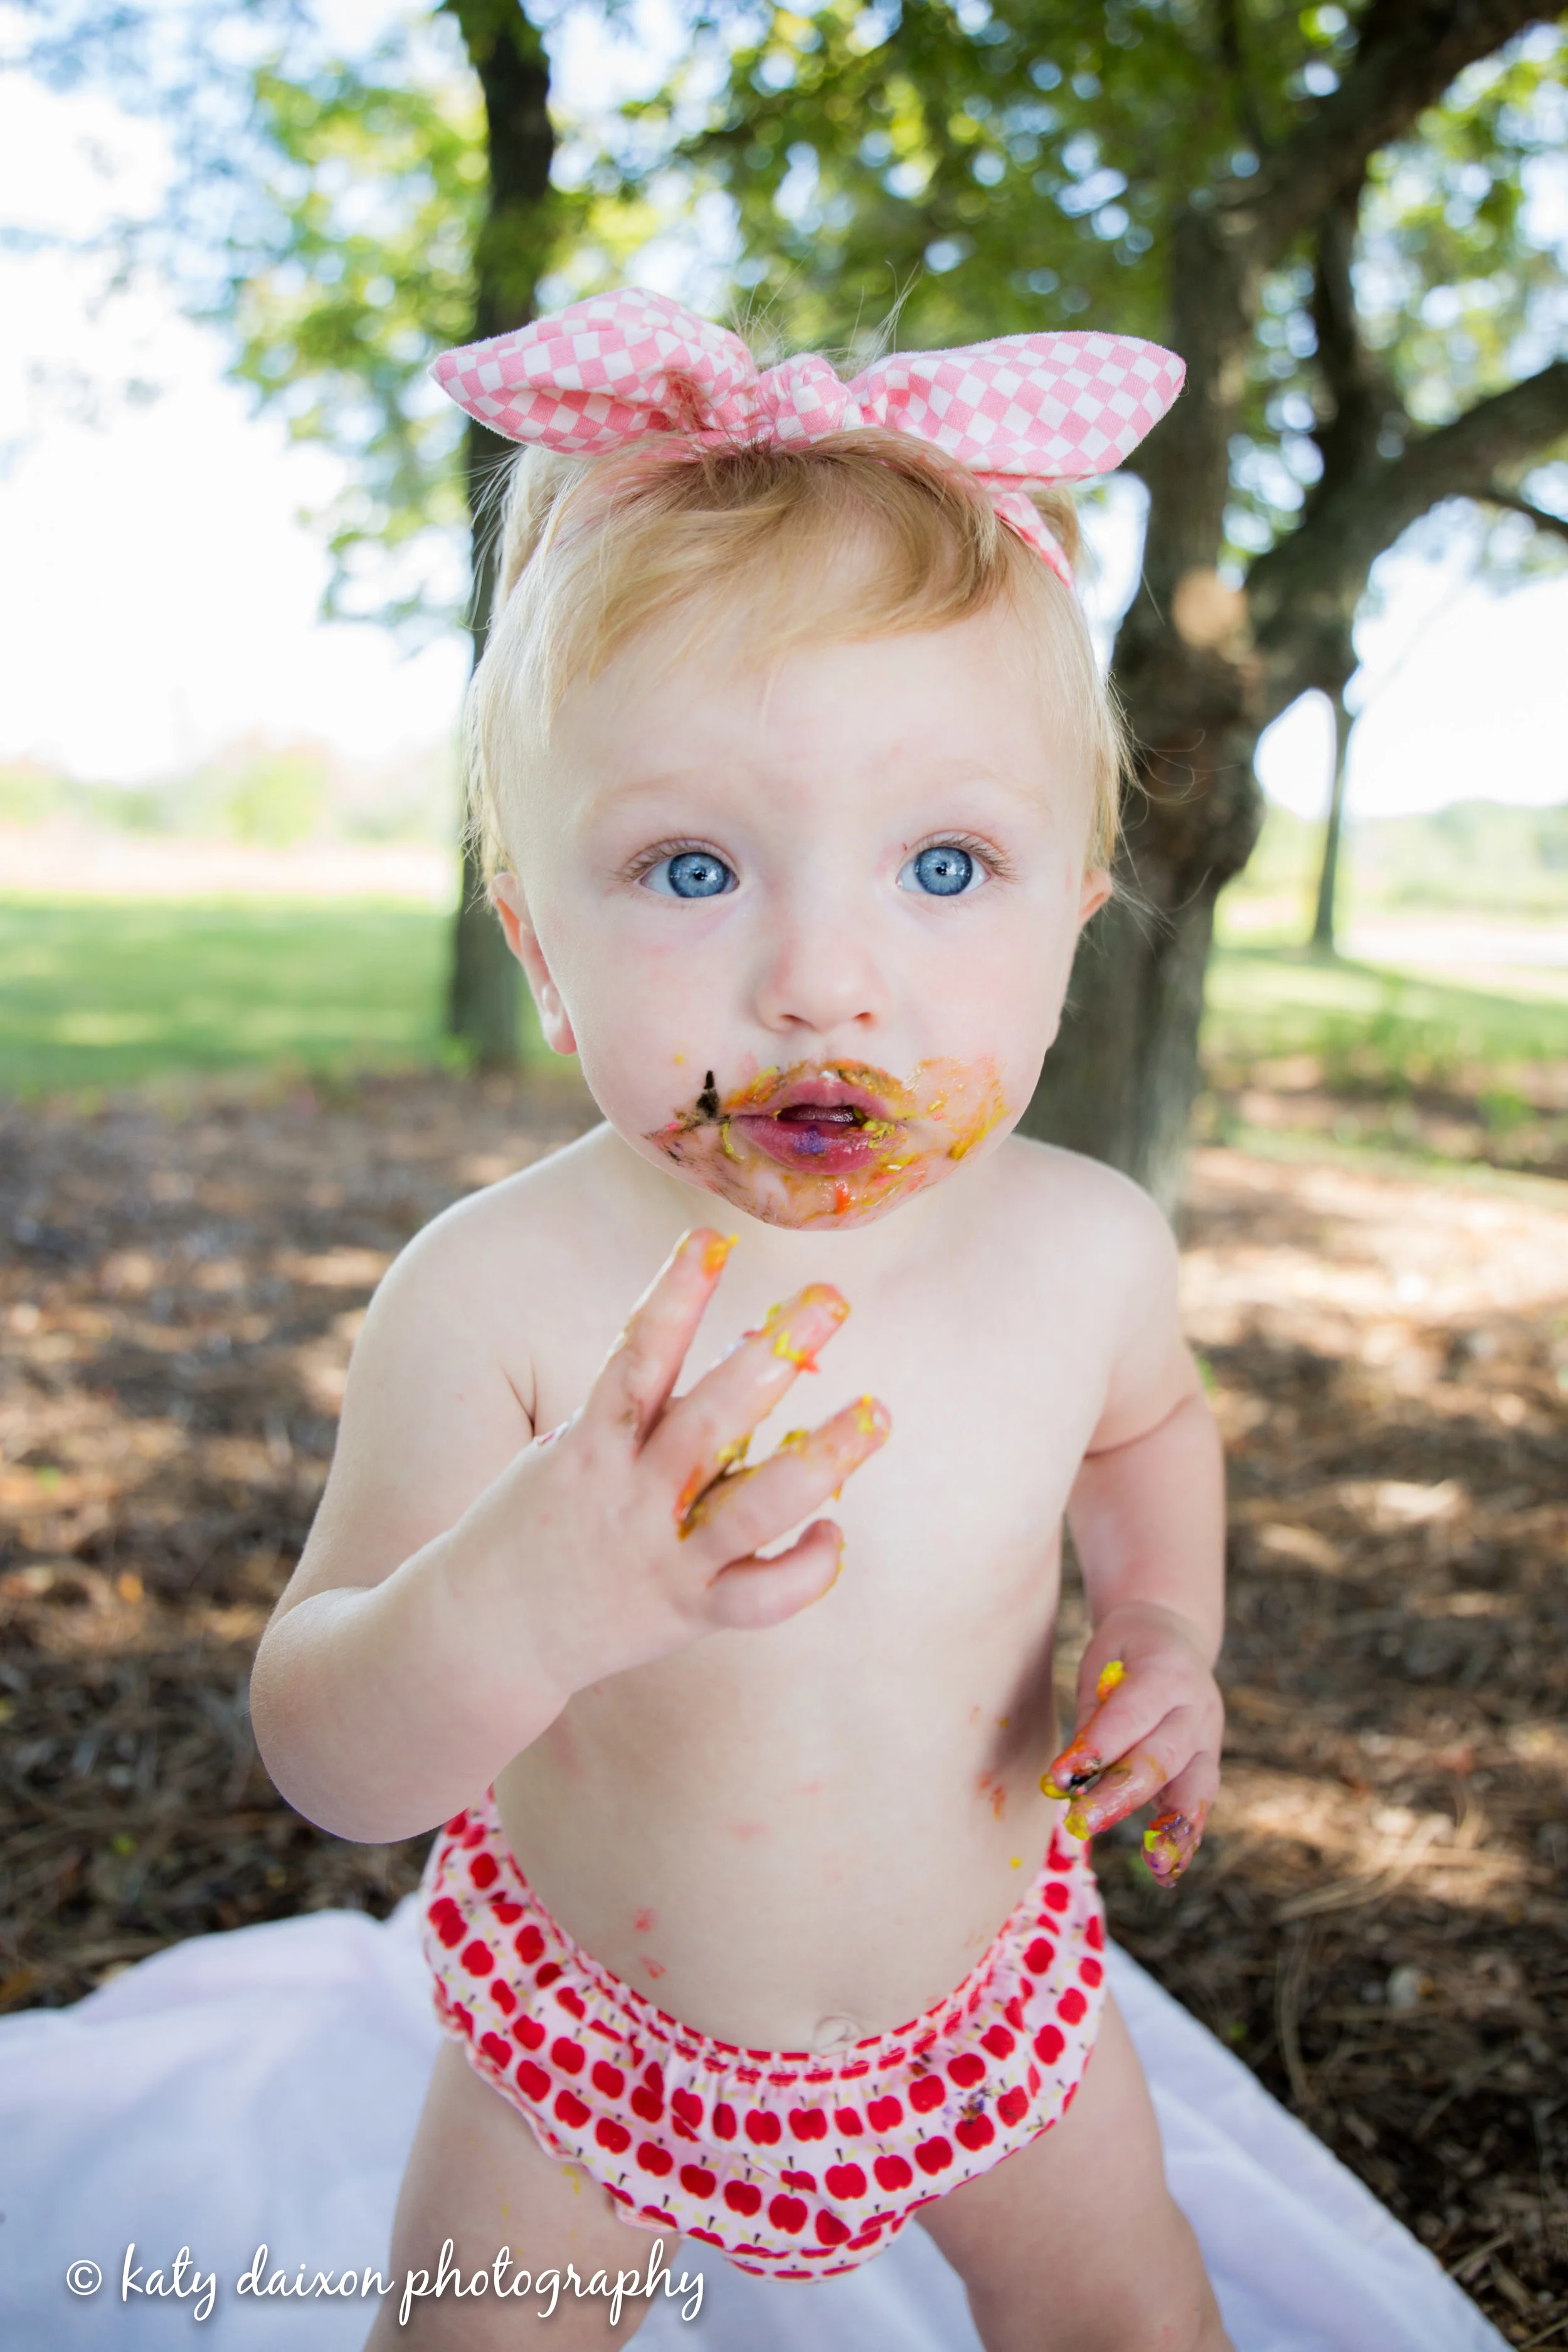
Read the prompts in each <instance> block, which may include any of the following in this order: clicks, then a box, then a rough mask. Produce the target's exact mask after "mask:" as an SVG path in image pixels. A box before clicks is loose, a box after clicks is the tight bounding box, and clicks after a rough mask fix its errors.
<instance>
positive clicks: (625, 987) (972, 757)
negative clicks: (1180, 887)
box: [496, 613, 1108, 1229]
mask: <svg viewBox="0 0 1568 2352" xmlns="http://www.w3.org/2000/svg"><path fill="white" fill-rule="evenodd" d="M659 651H660V648H659V640H658V637H657V636H653V637H648V638H644V639H643V640H641V641H639V642H638V643H637V645H636V646H633V647H631V648H630V649H629V650H628V651H627V652H626V654H625V655H624V656H621V657H620V658H619V659H617V661H616V663H615V664H614V665H613V667H611V668H610V669H609V670H608V671H606V672H605V673H604V674H602V675H601V676H600V677H598V678H596V679H595V680H594V681H593V682H592V683H591V684H589V685H586V686H584V687H582V688H576V689H574V691H573V692H572V693H571V694H569V695H568V696H567V697H566V698H565V699H564V700H563V706H562V709H561V711H560V714H559V718H558V721H557V724H556V726H555V728H554V730H553V732H552V740H551V745H550V750H549V754H548V757H547V759H546V760H545V761H542V762H541V764H540V767H539V770H538V772H536V773H535V774H533V775H532V776H531V778H530V780H529V783H528V787H527V797H526V803H525V805H524V806H523V807H522V808H521V810H520V812H519V814H518V821H517V825H516V838H515V841H514V844H513V846H514V850H515V855H516V864H517V877H511V876H506V877H501V879H500V881H499V882H498V883H497V885H496V897H497V902H498V906H499V908H500V913H501V916H502V919H503V921H504V922H505V924H506V927H507V930H508V935H509V937H510V939H511V940H512V943H513V946H514V947H515V949H516V950H517V952H518V953H519V954H520V955H521V958H522V960H523V962H524V964H525V966H526V968H527V971H528V973H529V978H530V981H531V983H532V986H533V991H534V995H535V997H536V999H537V1001H538V1003H539V1007H540V1012H541V1016H542V1022H543V1025H544V1030H545V1034H546V1036H547V1037H548V1038H549V1040H550V1042H551V1044H552V1045H554V1046H555V1047H556V1048H557V1050H558V1051H562V1052H567V1053H569V1052H572V1051H574V1050H575V1051H576V1052H577V1053H578V1054H579V1055H581V1057H582V1063H583V1070H584V1076H585V1077H586V1079H587V1082H588V1085H589V1087H591V1089H592V1091H593V1094H594V1097H595V1100H596V1101H597V1102H598V1104H599V1106H600V1108H601V1109H602V1110H603V1111H604V1113H605V1118H608V1119H609V1120H610V1122H611V1124H612V1125H613V1126H614V1127H616V1129H618V1131H619V1132H620V1134H621V1135H622V1136H623V1137H624V1138H625V1139H626V1141H627V1142H628V1143H629V1144H631V1145H632V1146H633V1147H634V1148H635V1149H636V1150H637V1151H639V1152H641V1153H642V1154H643V1155H644V1156H645V1157H646V1158H647V1159H649V1160H654V1161H655V1162H657V1163H658V1165H660V1166H661V1167H664V1168H666V1169H671V1170H675V1171H679V1173H680V1174H681V1175H682V1176H684V1177H685V1178H686V1179H687V1180H688V1181H690V1182H692V1183H693V1184H695V1185H698V1186H700V1187H701V1188H702V1189H703V1190H704V1191H706V1192H713V1193H717V1194H719V1195H720V1196H721V1198H722V1199H723V1200H725V1201H726V1202H729V1203H731V1206H733V1207H734V1208H736V1209H739V1210H742V1211H743V1212H744V1213H746V1214H747V1215H750V1216H752V1217H758V1218H761V1219H763V1220H764V1221H765V1222H766V1223H770V1224H779V1225H788V1226H794V1227H799V1228H805V1227H824V1226H826V1227H833V1226H837V1227H838V1228H840V1229H842V1228H843V1227H844V1226H846V1225H854V1224H858V1223H865V1222H866V1221H867V1220H868V1219H869V1218H872V1217H876V1216H879V1215H880V1214H882V1213H884V1212H885V1211H886V1210H888V1209H889V1208H891V1207H893V1206H895V1205H897V1204H898V1203H899V1202H901V1201H904V1200H907V1199H909V1198H910V1196H911V1195H912V1194H913V1193H915V1192H919V1191H921V1190H923V1189H925V1188H926V1187H928V1186H929V1185H931V1184H932V1183H935V1182H937V1181H941V1180H942V1178H944V1177H946V1176H948V1175H950V1174H952V1172H953V1171H955V1170H956V1169H958V1168H959V1167H961V1166H963V1164H964V1163H965V1162H966V1161H967V1160H971V1159H972V1158H973V1156H974V1155H975V1154H976V1153H979V1152H982V1151H984V1150H987V1149H988V1148H994V1145H995V1143H996V1142H997V1141H999V1139H1001V1138H1002V1136H1004V1135H1005V1133H1006V1132H1007V1130H1008V1129H1009V1128H1010V1127H1011V1126H1012V1125H1013V1124H1014V1122H1015V1121H1016V1119H1017V1118H1018V1117H1019V1115H1020V1113H1021V1112H1022V1111H1023V1109H1024V1108H1025V1106H1026V1103H1027V1102H1028V1099H1029V1097H1030V1095H1031V1093H1032V1092H1033V1089H1034V1086H1035V1081H1036V1079H1037V1076H1038V1075H1039V1069H1040V1064H1041V1061H1042V1059H1043V1058H1044V1055H1045V1052H1046V1048H1047V1045H1049V1044H1050V1042H1051V1039H1052V1038H1053V1037H1054V1036H1055V1034H1056V1030H1057V1024H1058V1018H1059V1016H1060V1013H1061V1005H1062V998H1063V995H1064V993H1065V991H1066V987H1067V981H1068V971H1069V969H1070V967H1071V963H1072V955H1073V948H1074V944H1075V942H1076V940H1077V938H1078V933H1079V927H1080V925H1081V924H1082V922H1083V921H1084V919H1085V918H1086V916H1087V915H1089V913H1091V912H1092V911H1093V909H1094V908H1095V907H1097V906H1098V905H1100V902H1101V900H1102V899H1103V898H1104V897H1105V895H1106V890H1107V887H1108V884H1107V880H1106V877H1105V876H1104V875H1102V874H1089V875H1087V876H1086V874H1085V871H1084V845H1085V841H1086V838H1087V835H1088V827H1089V787H1088V784H1087V782H1085V781H1084V780H1083V779H1082V777H1081V776H1080V775H1079V774H1078V773H1077V772H1075V769H1074V766H1073V765H1072V763H1071V762H1070V761H1068V758H1067V757H1066V755H1065V753H1064V752H1063V751H1061V750H1060V749H1059V735H1060V730H1059V729H1058V728H1057V727H1056V726H1054V725H1053V721H1052V715H1051V711H1050V709H1049V707H1048V700H1047V691H1046V688H1045V686H1044V684H1043V682H1042V680H1041V677H1040V675H1039V670H1038V667H1037V663H1036V661H1035V659H1034V658H1033V657H1032V656H1031V653H1030V649H1029V646H1028V641H1027V638H1026V632H1025V627H1024V625H1023V624H1022V623H1021V622H1020V621H1018V620H1017V619H1016V618H1015V617H1014V616H1013V615H1011V614H1006V613H990V614H983V615H980V616H979V617H977V618H975V619H973V620H969V621H964V622H962V623H960V624H958V625H955V626H953V627H951V628H946V629H942V630H938V631H933V632H930V633H928V634H925V635H909V636H900V637H887V638H881V639H877V640H873V641H871V642H869V643H866V644H859V645H835V646H820V647H813V648H809V649H806V650H804V651H801V652H799V653H796V654H795V655H792V656H790V657H789V659H788V660H787V661H786V662H785V663H784V666H783V667H782V668H781V669H780V670H779V671H778V672H777V673H776V675H775V676H774V677H773V678H772V679H771V680H770V679H769V678H768V677H767V676H766V675H765V674H764V673H763V672H761V671H759V670H758V669H756V668H755V667H751V666H749V665H748V664H747V663H746V661H745V660H744V658H743V655H742V653H741V652H740V651H739V650H738V649H737V648H735V647H731V646H720V647H718V648H716V649H715V650H713V651H711V652H710V653H706V654H703V655H700V656H686V657H684V658H682V659H680V660H679V662H678V663H675V664H673V665H672V664H670V663H668V662H666V663H661V661H660V658H659Z"/></svg>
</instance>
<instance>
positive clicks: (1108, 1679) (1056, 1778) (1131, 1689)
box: [1040, 1653, 1175, 1797]
mask: <svg viewBox="0 0 1568 2352" xmlns="http://www.w3.org/2000/svg"><path fill="white" fill-rule="evenodd" d="M1090 1656H1091V1657H1092V1653H1090ZM1091 1671H1092V1668H1091V1666H1090V1665H1089V1663H1088V1662H1087V1661H1086V1664H1085V1665H1084V1667H1083V1668H1082V1669H1080V1671H1079V1716H1080V1718H1081V1717H1083V1716H1084V1715H1085V1712H1086V1709H1085V1700H1086V1698H1087V1696H1088V1689H1089V1688H1091V1689H1092V1691H1093V1704H1092V1706H1090V1707H1089V1709H1088V1712H1087V1720H1081V1719H1080V1722H1079V1728H1078V1730H1077V1731H1075V1732H1074V1734H1073V1736H1072V1738H1071V1739H1070V1740H1069V1742H1068V1745H1067V1747H1066V1748H1063V1750H1062V1752H1061V1754H1060V1755H1059V1756H1058V1758H1057V1759H1055V1761H1054V1762H1053V1763H1052V1764H1051V1765H1049V1766H1048V1768H1047V1771H1046V1773H1045V1776H1044V1778H1043V1779H1042V1780H1041V1782H1040V1787H1041V1789H1042V1790H1044V1792H1045V1794H1046V1795H1047V1797H1078V1796H1079V1795H1081V1794H1082V1792H1083V1791H1084V1790H1086V1789H1088V1788H1089V1787H1091V1786H1092V1784H1093V1783H1094V1782H1095V1781H1096V1780H1098V1779H1099V1778H1100V1774H1101V1773H1102V1772H1103V1771H1104V1770H1105V1769H1106V1768H1107V1766H1108V1765H1109V1764H1110V1760H1111V1759H1112V1758H1113V1757H1117V1756H1124V1755H1126V1753H1127V1752H1128V1750H1129V1749H1130V1748H1132V1747H1134V1746H1135V1745H1136V1743H1137V1742H1138V1741H1139V1740H1140V1739H1142V1738H1143V1736H1144V1734H1145V1733H1146V1732H1149V1731H1152V1729H1153V1727H1154V1726H1155V1724H1157V1723H1158V1722H1160V1721H1161V1719H1162V1718H1163V1717H1164V1716H1165V1715H1166V1714H1168V1713H1169V1712H1170V1706H1171V1700H1172V1698H1173V1696H1175V1691H1174V1690H1173V1687H1172V1685H1171V1684H1170V1682H1169V1680H1168V1679H1167V1678H1165V1677H1163V1676H1162V1675H1161V1674H1160V1671H1159V1668H1158V1666H1157V1665H1145V1666H1143V1667H1138V1666H1134V1667H1132V1668H1131V1670H1130V1669H1129V1667H1128V1665H1127V1663H1126V1661H1125V1660H1124V1659H1122V1658H1120V1657H1112V1658H1107V1659H1105V1660H1104V1661H1103V1662H1102V1664H1100V1670H1099V1673H1098V1675H1096V1676H1095V1679H1094V1682H1093V1684H1092V1685H1089V1684H1088V1676H1089V1673H1090V1672H1091ZM1162 1684H1163V1689H1162ZM1086 1685H1087V1687H1086Z"/></svg>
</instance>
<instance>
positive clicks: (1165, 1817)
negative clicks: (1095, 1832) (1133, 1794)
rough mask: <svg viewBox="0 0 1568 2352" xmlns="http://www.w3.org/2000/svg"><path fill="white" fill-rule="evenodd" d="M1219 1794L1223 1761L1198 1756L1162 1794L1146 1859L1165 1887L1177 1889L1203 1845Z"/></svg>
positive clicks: (1148, 1837) (1147, 1839)
mask: <svg viewBox="0 0 1568 2352" xmlns="http://www.w3.org/2000/svg"><path fill="white" fill-rule="evenodd" d="M1218 1791H1219V1759H1218V1758H1217V1757H1215V1756H1194V1758H1193V1760H1192V1762H1191V1763H1190V1764H1187V1765H1185V1766H1184V1768H1183V1769H1182V1770H1181V1771H1180V1772H1178V1773H1177V1775H1176V1777H1175V1779H1174V1780H1172V1781H1170V1782H1168V1783H1167V1785H1166V1787H1165V1788H1164V1789H1163V1790H1162V1791H1161V1795H1160V1804H1159V1809H1158V1811H1156V1813H1155V1815H1154V1818H1153V1820H1152V1822H1150V1823H1149V1826H1148V1827H1147V1829H1146V1830H1145V1831H1144V1832H1143V1859H1144V1861H1145V1862H1146V1863H1147V1864H1148V1865H1149V1875H1150V1876H1151V1878H1152V1879H1153V1880H1154V1881H1155V1882H1156V1884H1157V1885H1161V1886H1173V1885H1175V1883H1176V1881H1177V1879H1178V1878H1180V1876H1181V1875H1182V1873H1183V1872H1184V1870H1185V1869H1186V1867H1187V1864H1189V1863H1190V1862H1191V1860H1192V1858H1193V1856H1194V1853H1196V1852H1197V1850H1198V1847H1199V1846H1200V1844H1201V1843H1203V1834H1204V1823H1205V1821H1206V1820H1207V1818H1208V1810H1209V1807H1210V1805H1211V1804H1212V1803H1213V1802H1214V1800H1215V1796H1216V1795H1217V1794H1218Z"/></svg>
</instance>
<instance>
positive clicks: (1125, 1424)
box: [1042, 1196, 1225, 1882]
mask: <svg viewBox="0 0 1568 2352" xmlns="http://www.w3.org/2000/svg"><path fill="white" fill-rule="evenodd" d="M1121 1205H1122V1207H1123V1210H1124V1212H1125V1211H1127V1210H1129V1209H1130V1210H1131V1212H1132V1213H1131V1216H1130V1217H1129V1219H1128V1223H1129V1228H1130V1230H1129V1231H1128V1233H1127V1234H1125V1236H1124V1237H1123V1238H1124V1240H1125V1244H1126V1256H1125V1257H1124V1259H1123V1261H1122V1262H1123V1264H1124V1265H1127V1266H1128V1273H1129V1280H1128V1285H1127V1289H1126V1291H1125V1292H1124V1294H1123V1297H1124V1301H1125V1304H1124V1307H1123V1318H1124V1320H1125V1323H1126V1337H1125V1339H1124V1341H1123V1344H1122V1346H1121V1349H1120V1350H1119V1353H1118V1357H1117V1360H1116V1364H1115V1367H1114V1370H1113V1373H1112V1377H1111V1381H1110V1391H1109V1393H1108V1396H1107V1400H1106V1404H1105V1409H1104V1412H1102V1414H1101V1416H1100V1423H1099V1426H1098V1427H1097V1429H1096V1431H1095V1433H1094V1436H1093V1438H1092V1439H1091V1440H1090V1443H1089V1449H1088V1451H1087V1453H1086V1454H1085V1456H1084V1460H1083V1465H1082V1466H1081V1468H1080V1470H1079V1475H1078V1478H1077V1481H1076V1483H1075V1485H1074V1487H1073V1492H1072V1496H1071V1500H1070V1502H1069V1506H1068V1523H1069V1525H1070V1527H1071V1528H1072V1535H1073V1543H1074V1546H1075V1548H1076V1549H1077V1552H1078V1556H1079V1564H1080V1567H1081V1569H1082V1571H1083V1580H1084V1590H1085V1593H1086V1596H1087V1598H1088V1601H1089V1613H1090V1617H1091V1619H1092V1621H1093V1627H1094V1631H1093V1634H1092V1637H1091V1639H1090V1641H1089V1646H1088V1648H1087V1650H1086V1651H1085V1653H1084V1656H1083V1662H1082V1664H1081V1666H1080V1667H1079V1706H1078V1722H1079V1727H1078V1730H1077V1732H1076V1734H1075V1736H1074V1738H1073V1740H1072V1743H1071V1745H1070V1747H1068V1748H1067V1750H1066V1751H1065V1752H1064V1753H1063V1754H1062V1755H1061V1756H1060V1757H1058V1759H1057V1761H1056V1762H1055V1763H1054V1764H1053V1765H1052V1766H1051V1769H1050V1772H1049V1774H1048V1775H1047V1780H1046V1781H1045V1782H1043V1783H1042V1786H1044V1787H1046V1788H1047V1792H1048V1793H1050V1794H1052V1795H1070V1796H1071V1798H1072V1800H1073V1802H1072V1805H1071V1808H1070V1810H1069V1811H1068V1816H1067V1827H1068V1829H1069V1830H1071V1831H1073V1832H1075V1833H1076V1834H1077V1835H1078V1836H1079V1837H1089V1836H1091V1835H1092V1834H1094V1833H1095V1832H1098V1831H1100V1830H1105V1829H1109V1828H1110V1826H1111V1824H1112V1823H1113V1822H1119V1821H1121V1820H1122V1819H1123V1818H1124V1817H1125V1815H1127V1814H1128V1813H1131V1812H1133V1811H1136V1810H1137V1808H1138V1807H1139V1806H1140V1805H1142V1804H1145V1803H1147V1802H1148V1801H1149V1800H1150V1799H1151V1798H1152V1797H1154V1796H1156V1795H1158V1796H1159V1797H1160V1800H1161V1804H1160V1810H1159V1812H1158V1814H1157V1816H1156V1818H1155V1820H1154V1821H1153V1822H1152V1824H1151V1826H1150V1828H1149V1829H1148V1830H1147V1831H1146V1832H1145V1833H1144V1840H1143V1843H1144V1848H1145V1851H1146V1853H1147V1854H1148V1857H1149V1865H1150V1868H1151V1869H1152V1871H1153V1873H1154V1874H1155V1876H1156V1877H1157V1878H1160V1879H1163V1880H1165V1881H1166V1882H1169V1881H1170V1880H1172V1879H1174V1878H1176V1877H1178V1876H1179V1875H1180V1874H1181V1872H1182V1871H1183V1870H1184V1869H1185V1867H1186V1865H1187V1864H1188V1862H1189V1861H1190V1860H1191V1859H1192V1856H1193V1853H1194V1850H1195V1849H1196V1846H1197V1843H1198V1841H1199V1839H1200V1837H1201V1836H1202V1834H1203V1824H1204V1816H1205V1812H1206V1811H1207V1809H1208V1806H1209V1804H1210V1802H1211V1801H1212V1800H1213V1798H1214V1795H1215V1791H1216V1790H1217V1789H1218V1786H1219V1749H1220V1734H1221V1730H1222V1728H1223V1725H1224V1708H1223V1706H1222V1704H1221V1701H1220V1696H1219V1691H1218V1687H1217V1685H1216V1684H1215V1679H1214V1675H1213V1674H1212V1672H1211V1668H1212V1666H1213V1664H1214V1661H1215V1657H1216V1656H1217V1655H1218V1653H1219V1646H1220V1641H1221V1637H1222V1633H1223V1628H1224V1561H1225V1486H1224V1466H1223V1462H1222V1457H1221V1453H1220V1443H1219V1433H1218V1431H1217V1430H1216V1429H1215V1423H1214V1418H1213V1415H1212V1414H1211V1413H1210V1412H1209V1409H1208V1404H1207V1402H1206V1400H1205V1396H1204V1392H1203V1385H1202V1382H1201V1381H1200V1379H1199V1377H1198V1372H1197V1368H1196V1366H1195V1364H1194V1361H1193V1358H1192V1354H1191V1351H1190V1349H1188V1348H1187V1347H1186V1345H1185V1343H1184V1340H1183V1339H1182V1335H1181V1331H1180V1328H1179V1327H1178V1324H1177V1320H1176V1279H1175V1276H1176V1257H1175V1247H1174V1244H1173V1242H1172V1240H1171V1236H1170V1234H1169V1232H1168V1231H1167V1229H1166V1227H1165V1225H1164V1223H1163V1220H1162V1219H1160V1218H1159V1217H1158V1216H1157V1215H1156V1213H1154V1212H1153V1210H1152V1208H1151V1207H1150V1206H1148V1204H1146V1203H1144V1202H1141V1201H1130V1200H1128V1199H1127V1198H1126V1196H1123V1201H1122V1204H1121Z"/></svg>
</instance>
